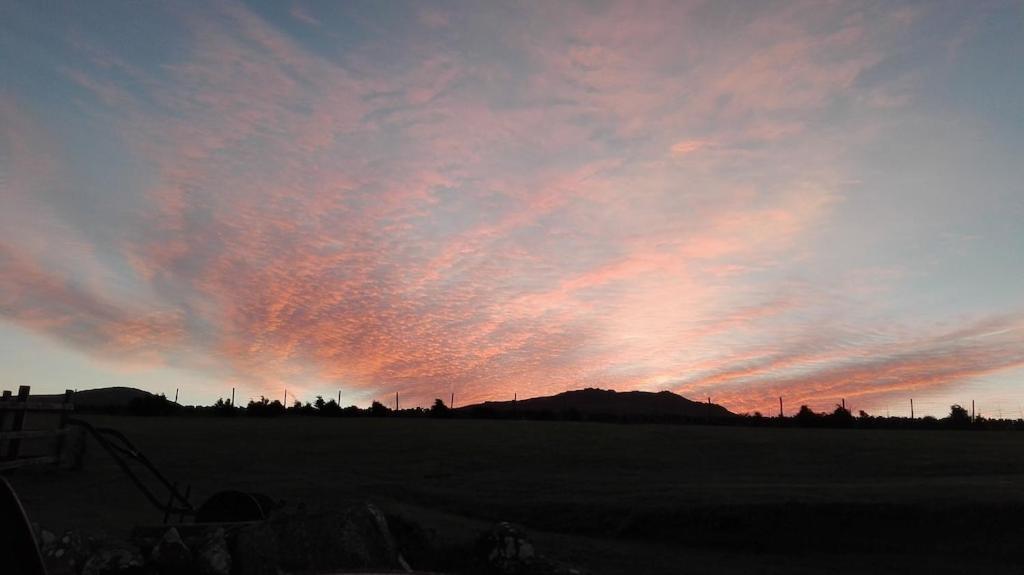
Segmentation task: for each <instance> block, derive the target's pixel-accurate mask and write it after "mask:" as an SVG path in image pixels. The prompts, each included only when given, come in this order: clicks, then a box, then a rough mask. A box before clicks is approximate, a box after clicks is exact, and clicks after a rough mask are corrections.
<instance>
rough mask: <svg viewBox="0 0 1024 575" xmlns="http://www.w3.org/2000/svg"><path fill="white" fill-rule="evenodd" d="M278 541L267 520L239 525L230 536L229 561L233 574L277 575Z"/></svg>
mask: <svg viewBox="0 0 1024 575" xmlns="http://www.w3.org/2000/svg"><path fill="white" fill-rule="evenodd" d="M277 550H278V542H277V537H276V536H275V534H274V530H273V529H272V528H271V527H270V525H269V524H268V523H267V522H262V521H261V522H259V523H252V524H249V525H245V526H242V527H239V528H238V529H237V530H235V532H234V535H233V537H232V538H231V562H232V567H233V573H235V575H277V572H278V564H279V563H280V561H279V558H278V551H277Z"/></svg>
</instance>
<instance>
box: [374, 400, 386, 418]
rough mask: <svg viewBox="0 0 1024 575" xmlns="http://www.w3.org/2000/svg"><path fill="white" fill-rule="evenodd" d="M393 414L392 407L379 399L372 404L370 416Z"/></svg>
mask: <svg viewBox="0 0 1024 575" xmlns="http://www.w3.org/2000/svg"><path fill="white" fill-rule="evenodd" d="M388 415H391V409H390V408H388V406H386V405H384V404H383V403H381V402H379V401H374V402H373V403H372V404H370V416H371V417H385V416H388Z"/></svg>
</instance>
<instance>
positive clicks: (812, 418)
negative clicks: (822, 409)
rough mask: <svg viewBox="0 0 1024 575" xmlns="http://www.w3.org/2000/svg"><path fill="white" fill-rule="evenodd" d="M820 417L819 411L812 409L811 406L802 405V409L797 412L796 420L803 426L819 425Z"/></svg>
mask: <svg viewBox="0 0 1024 575" xmlns="http://www.w3.org/2000/svg"><path fill="white" fill-rule="evenodd" d="M820 419H821V417H820V416H819V415H818V414H817V413H814V412H813V411H811V408H810V407H807V406H806V405H801V406H800V411H798V412H797V414H796V422H797V423H799V424H800V425H801V426H807V427H810V426H814V425H818V423H819V420H820Z"/></svg>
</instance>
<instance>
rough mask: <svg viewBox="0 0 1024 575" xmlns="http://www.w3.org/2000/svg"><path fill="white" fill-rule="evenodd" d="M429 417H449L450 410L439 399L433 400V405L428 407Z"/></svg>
mask: <svg viewBox="0 0 1024 575" xmlns="http://www.w3.org/2000/svg"><path fill="white" fill-rule="evenodd" d="M430 416H431V417H449V416H451V409H448V406H447V405H445V404H444V402H443V401H441V400H440V399H435V400H434V405H432V406H430Z"/></svg>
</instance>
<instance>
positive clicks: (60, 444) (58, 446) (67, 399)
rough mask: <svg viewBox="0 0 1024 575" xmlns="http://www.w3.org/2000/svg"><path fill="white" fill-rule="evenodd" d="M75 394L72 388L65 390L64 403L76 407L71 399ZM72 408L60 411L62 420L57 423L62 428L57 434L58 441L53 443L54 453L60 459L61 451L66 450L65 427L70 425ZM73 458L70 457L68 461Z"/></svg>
mask: <svg viewBox="0 0 1024 575" xmlns="http://www.w3.org/2000/svg"><path fill="white" fill-rule="evenodd" d="M74 395H75V392H73V391H71V390H70V389H65V390H64V405H67V406H70V407H71V409H74V408H75V405H74V404H73V403H71V400H72V398H73V397H74ZM71 409H65V410H64V411H62V412H60V422H59V423H58V424H57V427H58V429H59V430H60V435H58V436H57V441H55V442H54V444H53V454H54V455H55V456H56V457H57V458H58V459H60V456H61V453H62V452H63V451H64V433H65V428H66V427H67V426H68V417H69V416H68V414H69V413H71ZM72 460H73V458H71V459H69V460H68V461H72Z"/></svg>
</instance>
